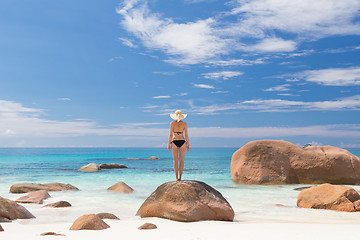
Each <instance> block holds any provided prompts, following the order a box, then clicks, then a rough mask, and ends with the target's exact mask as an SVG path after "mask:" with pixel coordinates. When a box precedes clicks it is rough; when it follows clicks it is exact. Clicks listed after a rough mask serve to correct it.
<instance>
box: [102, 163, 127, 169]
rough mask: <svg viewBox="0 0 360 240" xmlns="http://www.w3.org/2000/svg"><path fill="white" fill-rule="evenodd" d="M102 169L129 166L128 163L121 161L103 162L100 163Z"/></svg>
mask: <svg viewBox="0 0 360 240" xmlns="http://www.w3.org/2000/svg"><path fill="white" fill-rule="evenodd" d="M99 168H100V169H114V168H127V166H126V165H124V164H120V163H102V164H100V165H99Z"/></svg>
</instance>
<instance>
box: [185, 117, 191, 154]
mask: <svg viewBox="0 0 360 240" xmlns="http://www.w3.org/2000/svg"><path fill="white" fill-rule="evenodd" d="M185 140H186V145H187V151H189V150H190V142H189V134H188V130H187V123H185Z"/></svg>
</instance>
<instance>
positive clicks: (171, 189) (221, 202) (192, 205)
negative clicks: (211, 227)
mask: <svg viewBox="0 0 360 240" xmlns="http://www.w3.org/2000/svg"><path fill="white" fill-rule="evenodd" d="M136 215H138V216H140V217H160V218H166V219H170V220H175V221H180V222H195V221H201V220H219V221H232V220H233V219H234V211H233V209H232V207H231V206H230V204H229V203H228V202H227V201H226V199H225V198H224V197H223V196H222V195H221V193H219V192H218V191H216V190H215V189H214V188H212V187H210V186H209V185H207V184H206V183H203V182H199V181H174V182H167V183H164V184H162V185H161V186H159V187H158V188H157V189H156V190H155V191H154V192H153V193H152V194H151V195H150V196H149V197H148V198H147V199H146V200H145V202H144V203H143V204H142V205H141V207H140V209H139V210H138V212H137V214H136Z"/></svg>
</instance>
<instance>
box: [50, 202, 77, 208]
mask: <svg viewBox="0 0 360 240" xmlns="http://www.w3.org/2000/svg"><path fill="white" fill-rule="evenodd" d="M71 206H72V205H71V204H70V203H69V202H67V201H58V202H54V203H49V204H47V205H45V206H43V207H52V208H64V207H71Z"/></svg>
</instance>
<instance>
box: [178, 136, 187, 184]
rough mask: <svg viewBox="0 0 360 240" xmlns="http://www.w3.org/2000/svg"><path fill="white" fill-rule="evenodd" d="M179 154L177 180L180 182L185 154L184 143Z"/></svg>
mask: <svg viewBox="0 0 360 240" xmlns="http://www.w3.org/2000/svg"><path fill="white" fill-rule="evenodd" d="M179 152H180V157H179V160H180V167H179V172H180V176H179V180H181V176H182V173H183V170H184V159H185V152H186V143H184V144H183V145H182V146H181V147H180V149H179Z"/></svg>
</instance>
